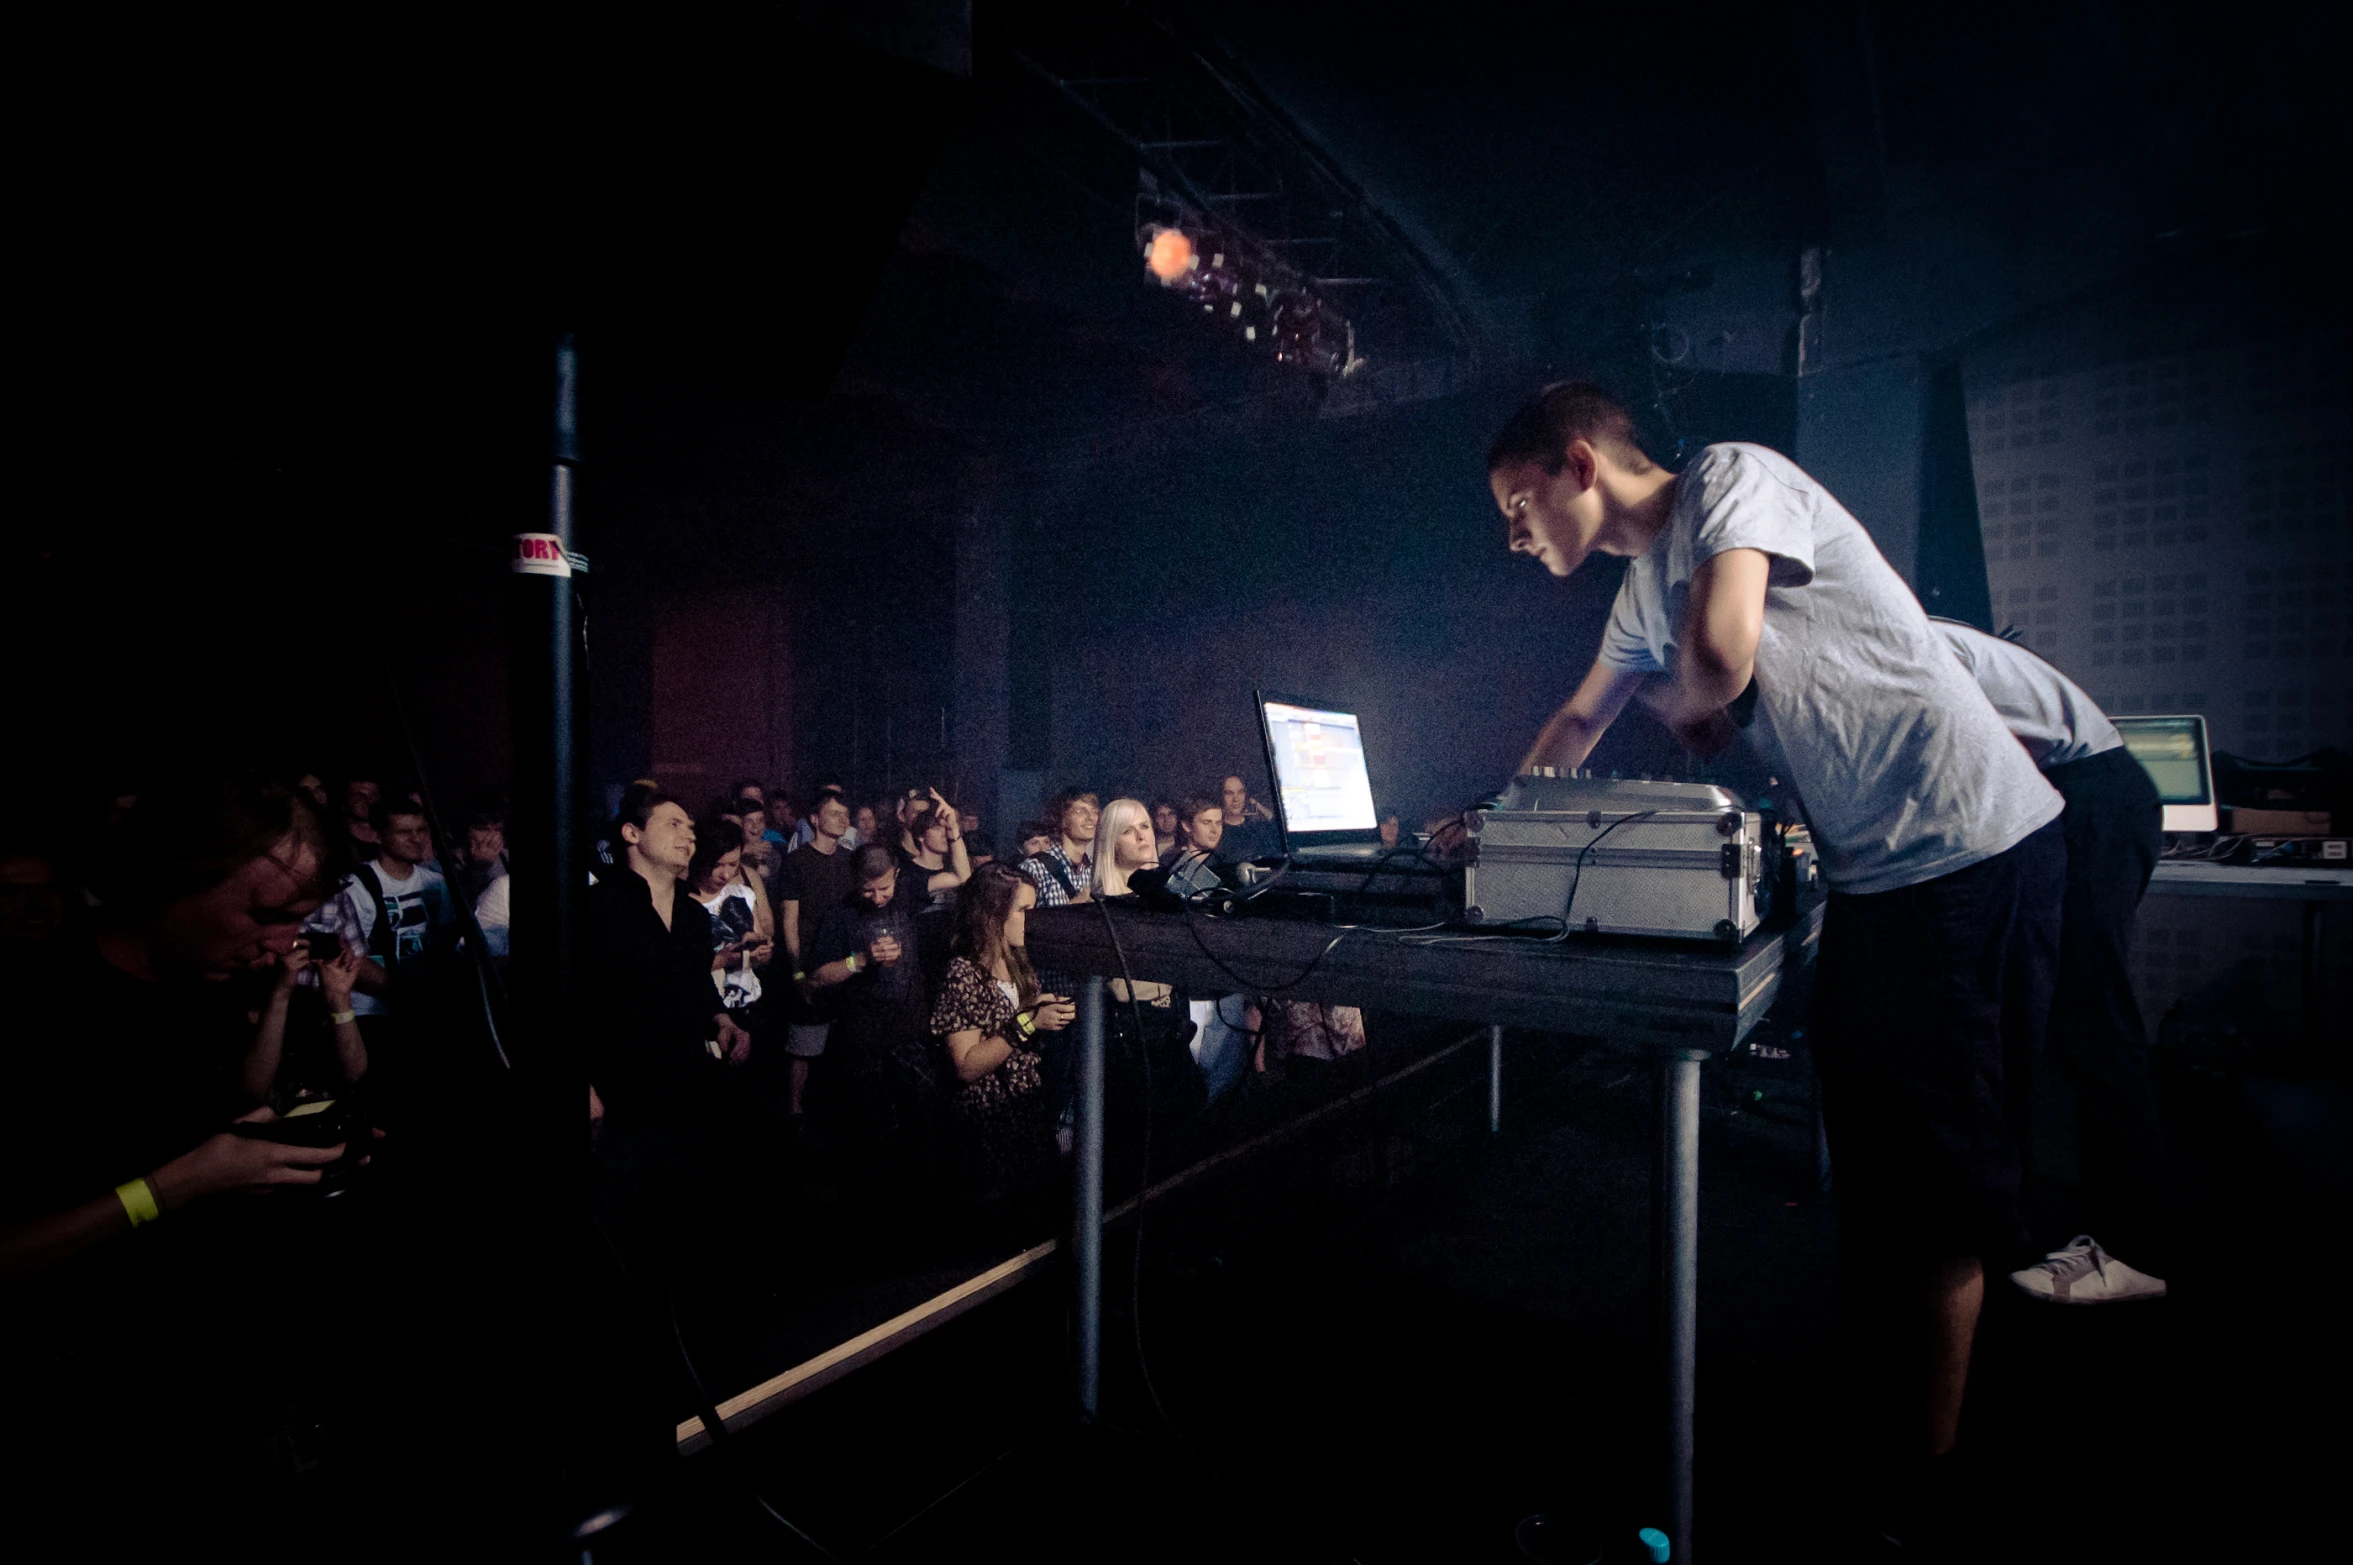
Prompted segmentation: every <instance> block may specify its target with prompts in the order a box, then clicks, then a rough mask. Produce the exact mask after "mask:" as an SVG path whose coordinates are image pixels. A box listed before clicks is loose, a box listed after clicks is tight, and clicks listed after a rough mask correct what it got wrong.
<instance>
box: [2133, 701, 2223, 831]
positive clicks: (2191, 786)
mask: <svg viewBox="0 0 2353 1565" xmlns="http://www.w3.org/2000/svg"><path fill="white" fill-rule="evenodd" d="M2108 721H2109V722H2111V723H2114V724H2115V725H2116V732H2117V733H2118V734H2119V735H2121V736H2122V737H2123V739H2124V748H2125V750H2126V752H2127V753H2129V754H2130V755H2131V756H2132V758H2133V759H2134V760H2136V761H2138V762H2140V763H2141V770H2143V771H2145V772H2147V773H2148V774H2149V780H2150V781H2151V782H2153V783H2155V784H2156V785H2157V797H2158V799H2159V800H2160V801H2162V802H2163V804H2164V806H2165V826H2164V829H2165V830H2167V831H2216V830H2219V829H2220V828H2221V825H2222V812H2221V811H2220V810H2219V809H2218V808H2217V807H2216V801H2215V798H2214V761H2213V758H2212V756H2211V755H2209V754H2208V752H2207V749H2206V719H2204V718H2202V717H2111V718H2109V719H2108Z"/></svg>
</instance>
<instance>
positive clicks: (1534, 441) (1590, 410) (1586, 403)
mask: <svg viewBox="0 0 2353 1565" xmlns="http://www.w3.org/2000/svg"><path fill="white" fill-rule="evenodd" d="M1579 440H1582V441H1584V442H1585V443H1586V444H1587V445H1589V446H1591V447H1593V449H1594V450H1596V451H1599V452H1601V453H1602V454H1603V455H1604V456H1606V457H1608V458H1609V459H1610V460H1611V461H1613V462H1615V463H1617V464H1618V465H1619V466H1620V467H1622V468H1624V469H1626V471H1628V472H1629V473H1647V472H1649V471H1650V470H1651V466H1652V463H1651V460H1650V456H1649V453H1647V452H1645V451H1644V450H1643V449H1642V442H1641V441H1640V440H1639V439H1637V438H1636V437H1635V434H1634V415H1633V414H1631V413H1629V412H1627V411H1626V406H1625V404H1624V403H1622V402H1620V401H1619V400H1618V399H1617V398H1615V397H1613V396H1611V395H1610V394H1609V393H1608V392H1606V391H1604V390H1602V389H1601V388H1600V387H1599V386H1597V385H1595V384H1593V382H1591V381H1589V380H1556V381H1554V382H1553V383H1552V384H1551V385H1549V386H1547V387H1545V388H1544V389H1543V390H1542V391H1539V392H1538V393H1536V395H1534V396H1533V397H1530V398H1529V399H1528V400H1527V401H1526V402H1524V403H1522V404H1521V406H1520V410H1519V411H1518V412H1517V413H1514V414H1513V415H1512V416H1511V420H1510V422H1508V423H1506V424H1505V425H1504V426H1503V432H1502V433H1501V434H1499V435H1497V436H1496V437H1495V444H1493V445H1492V446H1489V447H1488V448H1487V471H1488V472H1490V473H1494V472H1500V471H1501V470H1502V469H1504V468H1507V467H1517V466H1519V465H1520V464H1521V463H1523V462H1533V463H1535V464H1536V465H1537V466H1539V467H1541V468H1543V469H1544V471H1546V472H1547V473H1557V472H1559V471H1560V470H1561V467H1562V465H1563V464H1565V463H1566V462H1567V461H1568V458H1569V446H1570V445H1571V444H1572V443H1573V442H1575V441H1579Z"/></svg>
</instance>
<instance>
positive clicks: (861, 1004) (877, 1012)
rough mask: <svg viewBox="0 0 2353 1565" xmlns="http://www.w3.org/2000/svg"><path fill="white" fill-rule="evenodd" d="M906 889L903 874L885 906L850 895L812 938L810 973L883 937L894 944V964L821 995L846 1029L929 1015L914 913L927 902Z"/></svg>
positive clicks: (860, 973) (864, 971) (857, 975)
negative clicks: (830, 1000)
mask: <svg viewBox="0 0 2353 1565" xmlns="http://www.w3.org/2000/svg"><path fill="white" fill-rule="evenodd" d="M906 887H907V880H906V877H905V872H904V871H902V872H901V875H900V880H899V894H898V895H897V896H896V897H893V898H892V899H891V902H890V905H889V906H887V907H876V906H874V905H873V904H872V903H870V902H868V901H867V900H866V899H865V898H864V897H863V896H860V895H857V894H855V893H853V894H852V895H850V896H848V897H845V898H843V899H842V900H841V901H839V902H836V903H835V904H834V905H833V906H832V907H830V908H827V909H826V910H825V914H824V916H823V917H822V918H821V919H820V920H819V921H818V924H817V931H816V939H815V941H814V942H813V943H812V944H811V945H810V946H809V947H808V948H807V949H808V957H809V971H811V972H815V971H816V970H817V969H818V968H820V967H823V966H824V965H825V964H826V963H828V962H838V961H840V960H842V959H843V958H844V957H846V956H848V955H849V954H850V953H851V952H853V951H864V950H866V949H868V948H869V947H871V946H872V945H873V944H874V942H875V941H876V940H878V939H880V938H881V937H882V936H884V935H886V934H887V935H889V936H890V937H891V938H892V939H894V940H896V941H898V943H899V951H900V956H899V959H898V960H897V961H896V962H889V963H883V962H875V963H873V964H871V965H869V966H867V967H864V968H861V969H860V970H859V971H858V972H856V973H854V974H852V975H851V977H850V979H849V981H848V982H847V983H841V984H835V985H833V986H832V987H831V988H829V989H828V990H826V991H825V992H826V993H828V994H830V995H832V996H834V997H835V1000H834V1003H835V1005H836V1006H837V1007H838V1011H839V1015H840V1018H841V1020H842V1021H843V1022H844V1023H845V1024H858V1025H867V1024H874V1023H887V1022H891V1021H895V1020H900V1019H904V1018H909V1017H920V1016H923V1015H928V1007H929V1002H928V1001H927V1000H926V999H925V997H924V993H923V970H922V950H923V944H922V936H921V934H920V932H919V931H918V929H917V926H916V913H917V912H918V910H920V909H921V908H922V907H923V905H924V901H925V900H928V899H923V898H922V897H921V894H920V893H918V894H917V897H915V898H910V897H909V896H908V895H907V890H906Z"/></svg>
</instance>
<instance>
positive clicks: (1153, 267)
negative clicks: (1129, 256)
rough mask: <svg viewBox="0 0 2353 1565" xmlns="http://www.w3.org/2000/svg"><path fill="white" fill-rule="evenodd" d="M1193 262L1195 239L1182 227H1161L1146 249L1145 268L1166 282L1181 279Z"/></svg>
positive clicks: (1190, 268)
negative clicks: (1188, 235) (1187, 235)
mask: <svg viewBox="0 0 2353 1565" xmlns="http://www.w3.org/2000/svg"><path fill="white" fill-rule="evenodd" d="M1193 264H1194V254H1193V241H1192V240H1191V239H1190V238H1188V237H1186V235H1185V233H1184V231H1183V230H1181V229H1175V228H1163V229H1161V230H1160V231H1159V232H1158V233H1155V234H1154V235H1153V236H1152V243H1151V244H1150V245H1148V246H1146V247H1145V250H1144V266H1145V268H1146V269H1147V270H1149V271H1150V272H1151V273H1152V275H1153V276H1155V277H1157V278H1159V279H1160V280H1161V281H1162V282H1164V283H1173V282H1177V281H1179V280H1180V279H1182V278H1183V277H1184V275H1185V274H1186V273H1187V272H1189V271H1191V270H1192V269H1193Z"/></svg>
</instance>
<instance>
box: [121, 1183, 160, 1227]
mask: <svg viewBox="0 0 2353 1565" xmlns="http://www.w3.org/2000/svg"><path fill="white" fill-rule="evenodd" d="M114 1198H115V1199H116V1200H117V1201H120V1202H121V1203H122V1204H123V1214H124V1215H125V1216H127V1217H129V1218H130V1220H131V1226H132V1227H133V1228H136V1227H138V1226H139V1225H140V1224H141V1223H152V1222H154V1221H155V1220H156V1219H157V1218H159V1217H161V1216H162V1215H163V1208H162V1207H161V1206H158V1205H157V1204H156V1201H155V1187H154V1186H153V1185H151V1184H149V1183H148V1182H147V1181H146V1180H145V1179H133V1180H129V1181H126V1182H125V1183H123V1184H119V1185H116V1186H115V1187H114Z"/></svg>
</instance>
